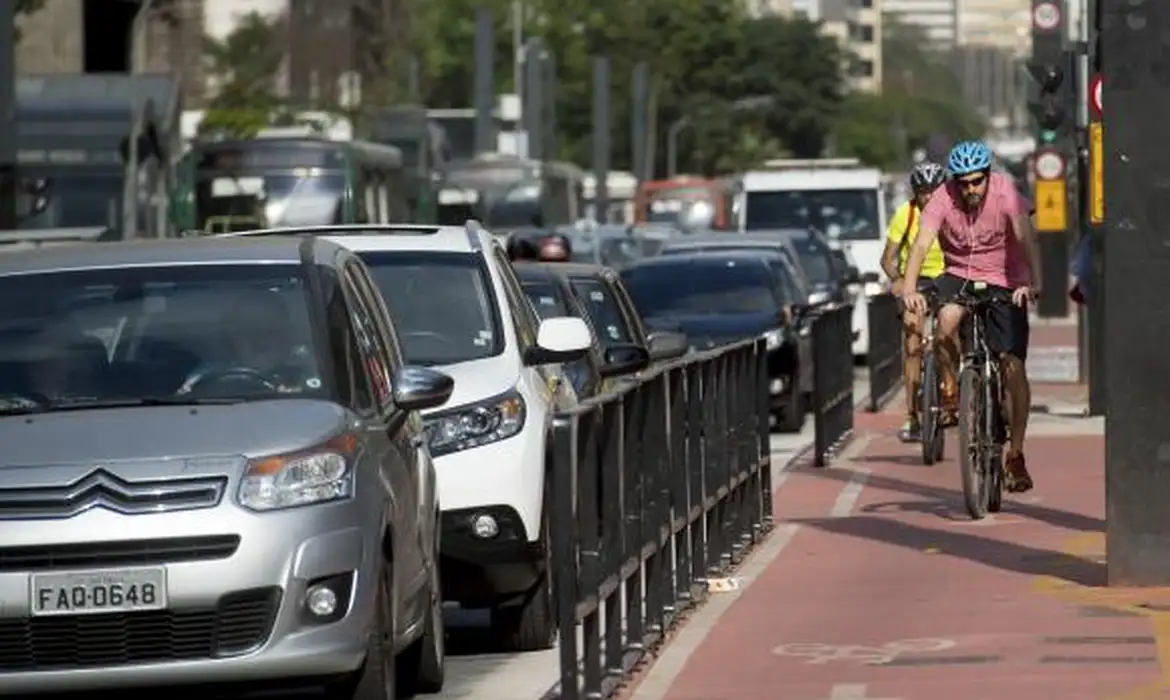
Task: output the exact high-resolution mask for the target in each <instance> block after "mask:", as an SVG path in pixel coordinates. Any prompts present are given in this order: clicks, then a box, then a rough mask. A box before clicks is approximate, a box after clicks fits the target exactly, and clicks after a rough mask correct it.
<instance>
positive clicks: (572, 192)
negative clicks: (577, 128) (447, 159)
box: [438, 153, 585, 231]
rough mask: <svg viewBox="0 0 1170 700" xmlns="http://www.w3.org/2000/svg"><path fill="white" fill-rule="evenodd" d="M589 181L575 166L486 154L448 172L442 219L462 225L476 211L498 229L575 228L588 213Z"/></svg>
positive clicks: (441, 194) (442, 196)
mask: <svg viewBox="0 0 1170 700" xmlns="http://www.w3.org/2000/svg"><path fill="white" fill-rule="evenodd" d="M584 183H585V171H584V170H582V169H581V168H578V167H577V166H575V165H573V164H571V163H561V162H553V161H546V162H539V161H532V160H528V159H526V158H521V157H519V156H513V155H507V154H502V153H485V154H482V155H480V156H477V157H476V158H473V159H471V160H468V161H462V162H456V163H452V164H451V165H450V167H448V169H447V171H446V172H445V173H444V174H443V189H442V190H441V191H440V192H439V214H438V219H439V222H440V223H462V222H463V221H465V220H466V219H462V220H459V217H462V216H465V215H466V213H468V212H475V213H477V214H478V215H479V217H480V218H482V219H483V222H484V224H485V225H486V226H488V228H491V229H495V230H498V231H507V230H514V229H523V228H532V227H536V228H544V227H549V228H551V227H554V226H570V225H575V224H576V223H577V222H578V221H580V220H581V218H582V217H583V216H584V212H585V207H584V202H583V200H584Z"/></svg>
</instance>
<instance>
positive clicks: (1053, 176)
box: [1032, 151, 1064, 180]
mask: <svg viewBox="0 0 1170 700" xmlns="http://www.w3.org/2000/svg"><path fill="white" fill-rule="evenodd" d="M1032 167H1033V168H1034V169H1035V171H1036V177H1037V178H1039V179H1041V180H1062V179H1064V157H1063V156H1061V155H1060V153H1058V152H1056V151H1037V152H1036V158H1035V161H1034V162H1033V164H1032Z"/></svg>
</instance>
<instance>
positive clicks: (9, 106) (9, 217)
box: [0, 0, 18, 231]
mask: <svg viewBox="0 0 1170 700" xmlns="http://www.w3.org/2000/svg"><path fill="white" fill-rule="evenodd" d="M0 27H2V28H0V230H5V231H7V230H11V229H14V228H16V226H17V223H18V222H17V220H16V190H17V184H16V177H17V175H16V0H0Z"/></svg>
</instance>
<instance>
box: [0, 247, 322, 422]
mask: <svg viewBox="0 0 1170 700" xmlns="http://www.w3.org/2000/svg"><path fill="white" fill-rule="evenodd" d="M0 293H2V294H4V297H3V298H4V299H5V303H4V305H3V306H2V307H0V395H2V396H0V398H4V399H5V401H7V402H8V403H12V402H16V403H17V404H20V403H22V401H27V400H29V399H32V400H37V401H47V402H49V404H51V406H53V407H58V406H66V405H69V406H82V405H85V404H101V403H103V402H110V401H135V400H150V399H158V398H166V397H172V396H184V395H192V396H197V397H200V398H224V399H239V400H256V399H272V398H281V397H286V396H288V397H295V396H320V397H326V396H327V393H326V392H327V391H328V387H326V386H324V382H323V381H322V377H323V376H325V372H324V369H325V368H324V362H323V357H324V355H323V353H321V352H319V348H318V347H317V346H316V342H315V338H314V335H313V326H312V324H311V322H310V320H309V319H310V314H309V309H310V304H311V303H312V301H311V299H312V297H311V295H310V294H309V292H308V285H307V281H306V276H305V274H304V270H303V268H301V267H300V266H299V265H246V264H241V265H198V266H178V265H174V266H159V267H132V268H107V269H95V270H80V271H69V272H43V273H33V274H20V275H9V276H3V277H0ZM0 403H3V402H2V401H0Z"/></svg>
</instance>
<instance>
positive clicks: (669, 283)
mask: <svg viewBox="0 0 1170 700" xmlns="http://www.w3.org/2000/svg"><path fill="white" fill-rule="evenodd" d="M664 262H665V261H664ZM622 281H623V282H624V283H625V285H626V289H627V290H629V292H630V296H631V297H633V299H634V304H635V305H636V306H637V307H638V311H639V312H641V314H642V316H643V317H644V318H655V317H657V318H662V317H671V316H688V315H695V316H716V315H722V314H757V313H774V312H777V311H778V310H779V300H778V299H777V294H776V289H775V284H774V282H773V280H772V277H771V274H770V273H769V272H768V268H767V266H766V265H764V264H763V263H761V262H760V261H758V260H752V259H743V260H738V259H737V260H686V261H680V262H679V263H678V264H673V263H671V264H661V263H660V264H655V265H645V266H641V267H633V268H629V269H626V270H623V271H622Z"/></svg>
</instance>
